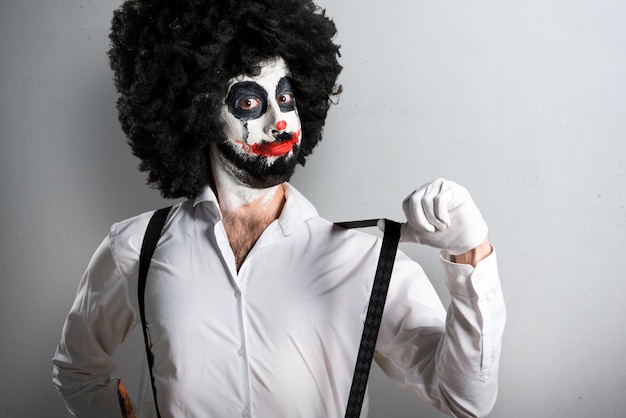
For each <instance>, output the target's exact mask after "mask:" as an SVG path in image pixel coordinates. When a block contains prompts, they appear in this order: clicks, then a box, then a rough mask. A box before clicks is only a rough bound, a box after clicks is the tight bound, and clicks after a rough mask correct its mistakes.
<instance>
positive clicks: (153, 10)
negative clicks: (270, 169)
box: [109, 0, 341, 198]
mask: <svg viewBox="0 0 626 418" xmlns="http://www.w3.org/2000/svg"><path fill="white" fill-rule="evenodd" d="M335 34H336V28H335V25H334V23H333V22H332V21H331V20H330V19H329V18H328V17H327V16H326V15H325V11H324V10H322V9H320V8H319V7H318V6H316V5H315V4H314V3H313V2H312V1H311V0H178V1H171V0H169V1H168V0H127V1H126V2H125V3H123V4H122V6H120V8H119V9H118V10H116V11H115V12H114V15H113V21H112V30H111V34H110V40H111V49H110V50H109V59H110V64H111V68H112V69H113V71H114V80H115V86H116V87H117V90H118V91H119V93H120V95H119V99H118V102H117V108H118V110H119V119H120V122H121V125H122V129H123V130H124V132H125V134H126V136H127V138H128V142H129V144H130V146H131V148H132V151H133V154H134V155H136V156H137V157H138V158H139V159H140V160H141V163H140V165H139V169H140V170H141V171H147V172H148V180H147V181H148V184H150V185H152V186H153V187H155V188H158V189H159V190H160V191H161V194H162V195H163V196H164V197H166V198H178V197H187V198H193V197H194V196H196V195H197V194H198V193H199V191H200V190H202V188H203V187H204V186H205V185H206V184H207V183H209V179H210V176H211V171H210V170H211V168H210V162H209V161H210V160H209V155H208V153H209V151H208V150H209V147H208V145H209V144H210V143H211V142H220V141H224V140H225V138H224V134H223V131H224V129H223V124H222V122H221V121H220V112H219V109H220V108H221V107H222V106H223V104H224V98H225V97H226V94H227V86H228V81H229V80H230V79H232V78H233V77H235V76H237V75H240V74H248V75H255V74H258V72H259V68H258V64H259V63H260V62H261V61H263V60H267V59H269V58H273V57H282V58H283V59H284V60H285V62H286V63H287V65H288V67H289V70H290V73H291V75H290V78H291V82H292V85H293V88H294V94H295V96H296V98H297V100H298V113H299V115H300V119H301V122H302V131H303V140H302V141H303V142H302V149H301V151H300V154H299V157H298V162H299V163H300V164H303V165H304V162H305V158H306V157H307V156H308V155H309V154H310V153H311V152H312V151H313V148H314V147H315V146H316V145H317V143H318V142H319V140H320V139H321V137H322V130H323V126H324V121H325V118H326V114H327V112H328V109H329V107H330V104H331V99H332V97H333V96H334V95H336V94H338V93H339V92H340V90H341V86H338V85H337V84H336V80H337V77H338V76H339V73H340V71H341V66H340V65H339V63H338V57H339V46H338V45H336V44H335V43H333V41H332V39H333V38H334V36H335Z"/></svg>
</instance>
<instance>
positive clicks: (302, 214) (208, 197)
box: [193, 182, 318, 235]
mask: <svg viewBox="0 0 626 418" xmlns="http://www.w3.org/2000/svg"><path fill="white" fill-rule="evenodd" d="M283 185H284V187H285V206H283V210H282V212H281V213H280V216H279V217H278V225H279V226H280V228H281V229H282V231H283V234H285V235H289V234H291V233H292V232H293V231H294V230H295V229H296V228H297V227H298V225H299V224H301V223H303V222H305V221H306V220H308V219H310V218H314V217H317V216H318V213H317V210H316V209H315V206H313V204H312V203H311V202H309V200H308V199H307V198H306V197H304V196H303V195H302V193H300V192H299V191H298V190H297V189H296V188H295V187H294V186H292V185H291V184H289V183H286V182H285V183H283ZM200 203H208V204H209V205H211V206H213V207H215V208H216V209H217V213H218V214H219V215H218V216H219V217H220V218H221V212H220V211H219V204H218V201H217V196H216V195H215V192H214V191H213V189H212V188H211V187H210V186H209V185H206V186H204V189H202V191H201V192H200V193H199V194H198V195H197V196H196V198H195V199H194V202H193V206H194V207H196V206H197V205H199V204H200Z"/></svg>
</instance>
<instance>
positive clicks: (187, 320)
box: [53, 184, 505, 418]
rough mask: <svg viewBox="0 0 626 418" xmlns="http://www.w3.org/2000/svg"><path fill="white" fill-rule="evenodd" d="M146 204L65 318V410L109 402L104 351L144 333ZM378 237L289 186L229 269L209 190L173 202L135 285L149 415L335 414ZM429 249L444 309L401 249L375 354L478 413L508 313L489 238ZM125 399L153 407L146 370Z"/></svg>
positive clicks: (490, 391)
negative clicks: (144, 340)
mask: <svg viewBox="0 0 626 418" xmlns="http://www.w3.org/2000/svg"><path fill="white" fill-rule="evenodd" d="M151 214H152V213H145V214H142V215H139V216H137V217H135V218H132V219H129V220H126V221H124V222H120V223H118V224H115V225H113V227H112V228H111V231H110V234H109V236H108V237H107V238H106V239H105V240H104V241H103V243H102V244H101V245H100V247H99V248H98V249H97V251H96V253H95V254H94V256H93V258H92V260H91V261H90V263H89V266H88V268H87V271H86V272H85V275H84V277H83V279H82V281H81V284H80V287H79V289H78V294H77V296H76V300H75V302H74V305H73V307H72V309H71V311H70V313H69V315H68V317H67V321H66V323H65V326H64V329H63V335H62V339H61V342H60V344H59V346H58V349H57V352H56V355H55V357H54V360H53V363H54V383H55V385H56V386H57V388H58V389H59V391H60V393H61V394H62V396H63V397H64V399H65V401H66V404H67V406H68V409H69V410H70V411H72V412H73V413H74V414H76V415H77V416H82V417H89V418H93V417H106V418H110V417H116V416H121V414H120V406H119V402H118V397H117V384H118V378H113V377H111V374H112V373H113V372H114V370H115V364H114V362H113V361H112V359H111V355H112V353H113V351H114V350H115V348H116V347H117V346H118V345H119V344H120V343H122V342H123V341H124V340H125V339H126V338H127V337H128V335H129V334H130V332H131V331H133V329H135V328H137V329H139V331H138V332H141V329H140V328H141V327H137V325H139V324H140V315H139V308H138V302H137V273H138V258H139V251H140V248H141V243H142V239H143V235H144V232H145V229H146V226H147V223H148V220H149V219H150V216H151ZM380 245H381V240H380V239H379V238H377V237H374V236H372V235H370V234H366V233H362V232H359V231H356V230H344V229H342V228H339V227H337V226H334V225H333V224H332V223H331V222H329V221H327V220H324V219H322V218H320V217H319V215H318V214H317V211H316V210H315V208H314V207H313V206H312V204H311V203H310V202H308V201H307V200H306V199H305V198H304V197H303V196H302V195H301V194H300V193H299V192H297V191H296V190H295V189H294V188H293V187H292V186H290V185H288V184H287V185H286V203H285V206H284V209H283V211H282V213H281V215H280V217H279V218H278V219H277V220H276V221H274V222H273V223H271V224H270V225H269V226H268V227H267V229H266V230H265V231H264V232H263V234H262V235H261V237H260V238H259V240H258V241H257V242H256V244H255V245H254V247H253V248H252V250H251V251H250V253H249V254H248V256H247V257H246V259H245V261H244V263H243V265H242V266H241V269H240V271H239V272H237V270H236V267H235V258H234V256H233V252H232V250H231V248H230V245H229V243H228V239H227V236H226V232H225V230H224V226H223V224H222V221H221V214H220V210H219V207H218V205H217V199H216V197H215V195H214V194H213V192H212V190H211V189H210V188H208V187H207V188H206V189H205V190H204V191H203V192H202V193H201V194H200V195H199V196H198V197H197V198H196V199H195V201H194V200H190V201H187V202H184V203H180V204H178V205H176V206H175V207H174V209H173V210H172V211H171V212H170V215H169V217H168V220H167V223H166V225H165V227H164V230H163V234H162V236H161V239H160V241H159V245H158V246H157V248H156V251H155V253H154V257H153V260H152V264H151V266H150V271H149V275H148V280H147V285H146V291H145V308H146V318H147V322H148V329H149V332H150V337H151V340H152V344H153V346H152V352H153V353H154V356H155V363H154V375H155V381H156V387H157V393H158V404H159V409H160V412H161V416H162V417H163V418H166V417H176V418H181V417H185V418H191V417H197V418H207V417H216V418H226V417H257V418H276V417H278V418H280V417H285V418H294V417H299V418H308V417H311V418H314V417H315V418H319V417H322V418H327V417H328V418H330V417H343V416H344V413H345V407H346V404H347V400H348V394H349V391H350V383H351V380H352V374H353V371H354V364H355V361H356V355H357V352H358V347H359V341H360V338H361V331H362V327H363V321H364V318H365V314H366V311H367V305H368V299H369V294H370V290H371V286H372V283H373V279H374V272H375V270H376V263H377V260H378V255H379V251H380ZM441 260H442V264H443V271H444V278H445V281H446V284H447V286H448V288H449V291H450V294H451V299H452V302H451V306H450V308H449V309H448V314H447V318H446V310H445V309H444V308H443V306H442V304H441V301H440V299H439V297H438V296H437V294H436V292H435V290H434V289H433V287H432V285H431V283H430V282H429V280H428V278H427V277H426V275H425V274H424V272H423V270H422V269H421V268H420V266H419V265H418V264H416V263H415V262H414V261H412V260H411V259H409V258H408V257H407V256H406V255H404V254H403V253H402V252H398V255H397V258H396V263H395V266H394V271H393V275H392V279H391V285H390V288H389V294H388V299H387V302H386V305H385V312H384V317H383V320H382V324H381V328H380V334H379V338H378V342H377V346H376V354H375V360H376V362H377V363H378V365H379V366H380V367H381V368H382V369H383V370H384V371H385V373H386V374H387V375H388V376H389V377H390V378H391V379H392V380H393V381H395V382H396V383H397V384H398V385H400V386H401V387H403V388H404V389H406V390H408V391H409V392H411V393H413V394H415V395H416V396H417V397H419V398H421V399H423V400H425V401H427V402H429V403H430V404H432V405H434V406H435V407H436V408H438V409H440V410H442V411H444V412H446V413H448V414H451V415H456V416H483V415H485V414H487V413H488V412H489V411H490V410H491V408H492V406H493V403H494V402H495V397H496V392H497V371H498V360H499V356H500V348H501V335H502V331H503V328H504V321H505V308H504V302H503V297H502V292H501V288H500V281H499V278H498V272H497V266H496V255H495V251H494V252H493V253H492V254H491V255H490V256H489V257H487V258H486V259H484V260H483V261H482V262H480V263H479V264H478V266H477V267H476V268H472V267H471V266H469V265H460V264H454V263H451V262H448V261H446V260H445V257H444V256H443V255H442V257H441ZM135 401H136V407H137V409H138V416H139V417H153V416H155V412H154V405H153V400H152V392H151V387H150V383H149V378H148V377H147V372H146V373H144V378H143V384H142V388H141V389H140V399H138V400H135ZM362 416H363V417H365V416H367V401H366V402H365V406H364V410H363V414H362Z"/></svg>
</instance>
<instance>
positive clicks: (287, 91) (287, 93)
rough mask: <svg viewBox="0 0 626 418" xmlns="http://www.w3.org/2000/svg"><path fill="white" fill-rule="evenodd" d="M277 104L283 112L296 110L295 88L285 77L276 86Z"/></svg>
mask: <svg viewBox="0 0 626 418" xmlns="http://www.w3.org/2000/svg"><path fill="white" fill-rule="evenodd" d="M276 102H277V103H278V107H279V108H280V110H281V112H291V111H292V110H296V98H295V97H294V96H293V87H291V83H290V82H289V79H288V78H287V77H283V78H281V79H280V81H279V82H278V85H277V86H276Z"/></svg>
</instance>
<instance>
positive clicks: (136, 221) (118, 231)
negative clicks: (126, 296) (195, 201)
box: [108, 203, 184, 276]
mask: <svg viewBox="0 0 626 418" xmlns="http://www.w3.org/2000/svg"><path fill="white" fill-rule="evenodd" d="M183 204H184V203H178V204H175V205H173V206H171V207H167V208H163V209H170V210H169V214H168V221H170V220H171V219H172V218H173V217H174V216H175V214H176V213H177V212H178V211H180V210H181V207H182V206H183ZM158 210H159V209H155V210H151V211H148V212H144V213H141V214H139V215H136V216H133V217H131V218H128V219H125V220H123V221H120V222H117V223H115V224H113V225H112V226H111V229H110V231H109V236H108V238H109V247H110V251H111V254H112V256H113V260H114V261H115V264H116V265H117V266H118V268H119V269H120V272H121V273H122V274H123V275H124V276H128V275H129V274H132V272H133V271H134V270H135V269H136V268H135V265H136V264H137V262H138V260H139V254H140V252H141V245H142V243H143V239H144V235H145V233H146V229H147V227H148V223H149V222H150V219H152V216H153V215H154V214H155V213H156V212H157V211H158Z"/></svg>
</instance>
